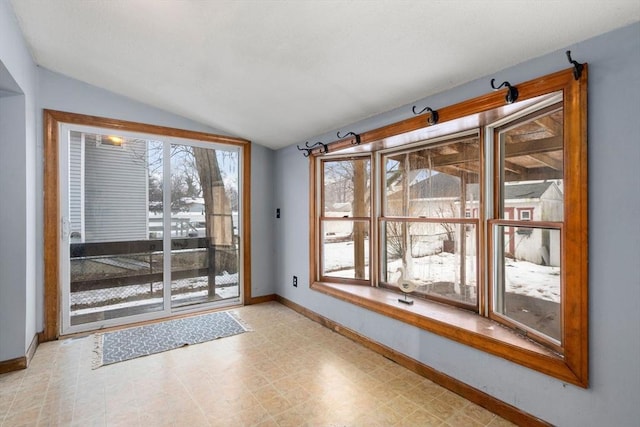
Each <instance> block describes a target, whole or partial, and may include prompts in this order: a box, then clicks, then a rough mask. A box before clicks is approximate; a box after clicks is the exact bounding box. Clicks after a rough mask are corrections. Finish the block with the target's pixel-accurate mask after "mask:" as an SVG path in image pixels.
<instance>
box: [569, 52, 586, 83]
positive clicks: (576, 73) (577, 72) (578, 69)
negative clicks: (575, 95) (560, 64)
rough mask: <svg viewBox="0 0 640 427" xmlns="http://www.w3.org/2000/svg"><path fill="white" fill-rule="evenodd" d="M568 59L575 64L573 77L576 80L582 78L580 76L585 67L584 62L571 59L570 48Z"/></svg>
mask: <svg viewBox="0 0 640 427" xmlns="http://www.w3.org/2000/svg"><path fill="white" fill-rule="evenodd" d="M566 54H567V60H569V62H570V63H572V64H573V78H574V79H576V80H580V76H582V69H583V68H584V64H581V63H579V62H578V61H574V60H573V59H571V51H570V50H568V51H567V52H566Z"/></svg>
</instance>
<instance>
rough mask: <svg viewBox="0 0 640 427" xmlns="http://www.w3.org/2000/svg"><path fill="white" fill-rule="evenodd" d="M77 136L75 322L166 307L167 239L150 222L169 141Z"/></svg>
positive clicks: (72, 186) (72, 166) (73, 152)
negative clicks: (164, 263)
mask: <svg viewBox="0 0 640 427" xmlns="http://www.w3.org/2000/svg"><path fill="white" fill-rule="evenodd" d="M69 136H70V138H69V190H68V191H69V223H70V227H69V228H70V236H69V243H70V245H69V251H70V264H69V281H70V282H69V284H68V286H69V308H70V312H69V316H70V325H71V326H76V325H82V324H85V323H91V322H95V321H100V320H105V319H116V318H119V317H126V316H131V315H137V314H143V313H150V312H155V311H161V310H163V309H164V304H163V298H162V294H163V279H164V274H163V270H162V260H163V256H164V253H163V248H162V241H161V240H158V238H157V237H156V236H155V235H154V234H153V233H152V232H151V231H150V230H151V227H150V224H151V223H150V222H149V223H148V221H149V219H150V217H149V216H150V215H151V214H150V211H152V210H153V209H154V207H156V206H157V203H158V200H159V201H160V203H161V201H162V194H163V186H162V182H163V179H162V162H163V159H162V143H160V142H157V141H151V140H144V139H137V138H122V137H119V136H115V135H106V134H105V135H101V134H94V133H82V132H76V131H72V132H70V135H69ZM160 209H162V207H161V206H160ZM148 224H149V225H148ZM65 286H66V284H65Z"/></svg>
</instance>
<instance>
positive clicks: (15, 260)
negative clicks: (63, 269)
mask: <svg viewBox="0 0 640 427" xmlns="http://www.w3.org/2000/svg"><path fill="white" fill-rule="evenodd" d="M36 90H37V80H36V74H35V65H34V63H33V61H32V59H31V56H30V54H29V51H28V49H27V47H26V44H25V42H24V40H23V38H22V36H21V34H20V31H19V29H18V25H17V23H16V20H15V17H14V16H13V12H12V10H11V7H10V6H9V4H8V2H7V1H6V0H0V149H1V150H2V155H0V360H9V359H14V358H17V357H21V356H23V355H24V354H25V351H26V349H27V348H28V346H29V343H30V342H31V341H32V339H33V337H34V334H35V332H36V315H35V311H36V307H35V295H36V256H35V249H36V244H35V242H36V224H35V222H36V216H35V209H36V208H35V206H36V198H37V197H36V194H37V193H36V188H35V164H36V154H35V153H36V125H35V104H36Z"/></svg>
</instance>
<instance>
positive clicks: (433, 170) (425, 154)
mask: <svg viewBox="0 0 640 427" xmlns="http://www.w3.org/2000/svg"><path fill="white" fill-rule="evenodd" d="M478 144H479V140H478V138H477V137H475V136H474V137H470V138H465V139H455V140H452V141H449V142H447V143H444V144H439V145H436V146H433V147H429V148H422V149H419V150H415V151H411V152H409V153H398V154H390V155H388V156H385V157H384V158H383V159H384V160H383V163H384V167H385V192H386V197H385V205H384V213H385V215H386V216H411V217H426V218H464V217H477V213H478V178H479V173H480V169H479V158H480V154H479V153H480V151H479V148H478ZM474 212H475V215H474ZM467 213H468V215H469V216H467Z"/></svg>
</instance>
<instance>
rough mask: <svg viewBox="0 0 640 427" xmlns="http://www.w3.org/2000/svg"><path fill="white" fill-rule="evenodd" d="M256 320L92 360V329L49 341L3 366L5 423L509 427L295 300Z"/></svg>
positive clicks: (246, 310)
mask: <svg viewBox="0 0 640 427" xmlns="http://www.w3.org/2000/svg"><path fill="white" fill-rule="evenodd" d="M234 311H235V312H236V313H238V314H239V315H240V317H241V318H242V319H243V320H245V321H246V322H247V323H248V324H249V325H250V326H251V327H252V329H253V332H248V333H244V334H240V335H236V336H233V337H228V338H223V339H220V340H217V341H212V342H208V343H204V344H198V345H193V346H189V347H183V348H180V349H177V350H173V351H168V352H165V353H161V354H157V355H152V356H147V357H142V358H138V359H134V360H130V361H127V362H122V363H116V364H113V365H108V366H103V367H101V368H99V369H96V370H92V369H91V354H92V345H93V340H92V339H91V337H84V338H76V339H68V340H62V341H57V342H50V343H44V344H42V345H40V347H39V348H38V350H37V351H36V354H35V356H34V358H33V361H32V363H31V366H30V367H29V368H28V369H26V370H23V371H18V372H12V373H8V374H4V375H0V425H1V426H3V427H4V426H7V427H8V426H68V425H72V426H83V427H84V426H145V427H152V426H189V427H191V426H225V427H227V426H234V427H235V426H264V427H267V426H274V427H277V426H327V427H343V426H367V427H369V426H385V427H386V426H452V427H458V426H492V427H494V426H509V425H513V424H511V423H509V422H507V421H505V420H504V419H502V418H500V417H498V416H496V415H494V414H493V413H491V412H488V411H486V410H485V409H483V408H481V407H479V406H477V405H475V404H473V403H471V402H469V401H467V400H465V399H463V398H461V397H460V396H458V395H456V394H454V393H451V392H449V391H447V390H445V389H443V388H442V387H440V386H438V385H436V384H434V383H432V382H431V381H429V380H427V379H425V378H423V377H421V376H419V375H417V374H414V373H413V372H411V371H409V370H407V369H404V368H402V367H401V366H399V365H397V364H395V363H393V362H391V361H389V360H387V359H385V358H384V357H382V356H380V355H378V354H376V353H374V352H372V351H370V350H368V349H366V348H364V347H362V346H361V345H359V344H356V343H354V342H352V341H350V340H348V339H346V338H344V337H342V336H340V335H338V334H336V333H334V332H332V331H330V330H328V329H326V328H324V327H322V326H320V325H319V324H317V323H315V322H312V321H311V320H309V319H307V318H305V317H303V316H301V315H299V314H297V313H296V312H294V311H292V310H290V309H288V308H287V307H285V306H283V305H281V304H278V303H275V302H272V303H266V304H260V305H256V306H248V307H242V308H239V309H236V310H234Z"/></svg>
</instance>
